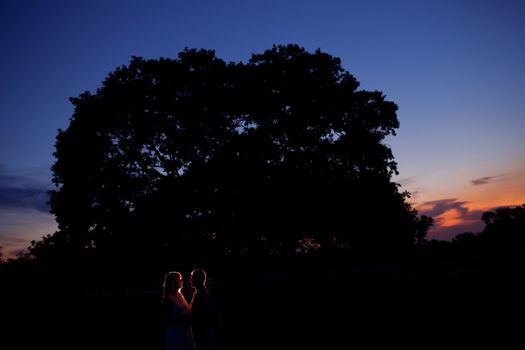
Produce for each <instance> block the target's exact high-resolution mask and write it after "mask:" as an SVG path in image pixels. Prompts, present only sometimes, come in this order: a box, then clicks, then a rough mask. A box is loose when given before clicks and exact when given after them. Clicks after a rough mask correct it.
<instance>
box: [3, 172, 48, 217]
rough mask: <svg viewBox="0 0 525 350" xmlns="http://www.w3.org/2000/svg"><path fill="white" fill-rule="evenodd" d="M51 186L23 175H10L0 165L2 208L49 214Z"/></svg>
mask: <svg viewBox="0 0 525 350" xmlns="http://www.w3.org/2000/svg"><path fill="white" fill-rule="evenodd" d="M49 189H50V186H49V185H48V184H46V183H43V182H41V181H39V180H35V179H32V178H30V177H27V176H23V175H13V174H9V173H8V172H7V170H6V167H5V166H4V165H1V164H0V208H2V209H6V208H33V209H36V210H38V211H41V212H45V213H47V212H49V205H48V204H47V201H48V200H49V195H48V194H47V191H48V190H49Z"/></svg>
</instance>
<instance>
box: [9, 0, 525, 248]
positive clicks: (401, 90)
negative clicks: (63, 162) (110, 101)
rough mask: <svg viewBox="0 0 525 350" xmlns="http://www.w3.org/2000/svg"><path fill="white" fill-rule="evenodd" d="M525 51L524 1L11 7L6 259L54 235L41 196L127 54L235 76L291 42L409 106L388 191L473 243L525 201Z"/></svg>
mask: <svg viewBox="0 0 525 350" xmlns="http://www.w3.org/2000/svg"><path fill="white" fill-rule="evenodd" d="M524 38H525V2H524V1H522V0H494V1H492V0H491V1H483V0H480V1H474V0H472V1H464V0H450V1H449V0H439V1H438V0H430V1H415V0H414V1H408V0H406V1H405V0H404V1H395V0H378V1H351V0H348V1H344V0H339V1H335V0H317V1H304V0H302V1H286V0H279V1H276V0H265V1H257V2H255V1H249V0H243V1H240V0H239V1H231V0H226V1H217V0H215V1H208V0H206V1H199V0H195V1H184V2H183V1H178V0H171V1H158V0H148V1H121V0H118V1H113V0H104V1H100V0H91V1H55V0H49V1H37V0H34V1H30V0H4V1H1V2H0V44H1V46H0V47H1V50H2V54H1V55H0V74H1V80H0V246H3V254H4V257H9V256H14V254H16V253H17V252H18V251H20V250H23V249H24V248H26V247H27V246H28V245H29V242H30V241H31V240H34V239H36V240H38V239H40V238H41V237H42V236H43V235H45V234H48V233H53V232H54V231H55V230H56V223H55V221H54V218H53V216H52V215H51V214H49V213H48V211H49V208H48V207H47V206H46V201H47V195H46V191H47V190H48V189H51V188H52V184H51V172H50V167H51V165H52V164H53V162H54V158H53V155H52V153H53V151H54V142H55V136H56V135H57V130H58V129H66V128H67V127H68V123H69V118H70V117H71V115H72V112H73V108H72V105H71V104H70V102H69V97H74V96H78V95H79V94H80V93H82V92H84V91H86V90H88V91H91V92H95V90H96V89H97V88H98V87H99V86H100V85H101V83H102V81H103V80H104V79H105V77H106V76H107V74H108V73H110V72H111V71H113V70H114V69H115V68H116V67H118V66H122V65H125V64H128V63H129V61H130V58H131V56H141V57H144V58H160V57H176V56H177V54H178V53H179V52H180V51H182V50H183V49H184V48H185V47H188V48H204V49H213V50H215V52H216V55H217V56H218V57H219V58H222V59H224V60H225V61H235V62H239V61H243V62H245V61H247V60H248V59H249V58H250V56H251V55H252V54H253V53H262V52H263V51H264V50H266V49H269V48H271V47H272V45H275V44H289V43H294V44H298V45H300V46H302V47H304V48H305V49H306V50H308V51H311V52H313V51H314V50H316V49H320V50H321V51H323V52H326V53H328V54H330V55H333V56H336V57H340V58H341V60H342V65H343V67H344V69H346V70H347V71H349V72H350V73H351V74H353V75H354V76H355V77H356V79H357V80H358V81H359V82H360V83H361V87H360V88H362V89H365V90H379V91H382V92H383V93H384V94H385V95H386V98H387V99H388V100H390V101H393V102H395V103H396V104H397V105H398V106H399V110H398V118H399V121H400V124H401V126H400V128H399V129H398V131H397V135H396V136H395V137H390V138H389V139H387V140H386V142H387V143H388V144H389V145H390V146H391V148H392V150H393V152H394V155H395V158H396V160H397V162H398V166H399V171H400V174H399V176H398V177H396V178H394V181H396V182H398V183H400V184H401V185H402V190H407V191H409V192H411V193H412V197H411V198H410V202H411V203H412V204H413V206H414V207H415V208H416V209H417V210H418V212H419V213H420V214H427V215H431V216H433V217H434V219H435V220H436V225H435V227H434V228H433V229H432V230H431V231H430V233H429V238H436V239H447V240H449V239H451V238H452V237H453V236H454V235H455V234H457V233H461V232H465V231H473V232H478V231H479V230H481V229H482V227H483V223H482V222H481V220H480V217H481V214H482V212H483V211H486V210H490V209H493V208H495V207H498V206H515V205H521V204H523V203H525V137H524V134H525V87H524V85H523V82H524V81H525V65H524V64H523V62H525V40H524Z"/></svg>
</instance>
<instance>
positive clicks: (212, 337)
mask: <svg viewBox="0 0 525 350" xmlns="http://www.w3.org/2000/svg"><path fill="white" fill-rule="evenodd" d="M190 282H191V285H192V286H193V288H194V292H193V296H192V298H191V301H190V303H189V304H188V303H187V302H186V299H185V297H184V294H182V292H181V290H182V285H183V279H182V275H181V273H180V272H177V271H170V272H168V273H167V274H166V275H165V277H164V283H163V285H162V287H163V292H162V300H161V313H162V316H163V318H164V320H165V325H166V327H165V344H166V347H165V349H166V350H216V349H217V336H218V334H217V333H218V321H219V314H218V312H217V309H216V305H215V302H214V300H213V298H212V296H211V295H210V293H209V292H208V289H207V288H206V272H205V271H204V270H202V269H195V270H193V271H192V272H191V275H190Z"/></svg>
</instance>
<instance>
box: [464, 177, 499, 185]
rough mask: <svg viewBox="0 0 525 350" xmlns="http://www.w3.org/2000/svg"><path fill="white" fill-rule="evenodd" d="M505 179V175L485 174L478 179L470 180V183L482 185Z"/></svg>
mask: <svg viewBox="0 0 525 350" xmlns="http://www.w3.org/2000/svg"><path fill="white" fill-rule="evenodd" d="M502 179H503V175H496V176H484V177H480V178H478V179H473V180H470V183H471V184H472V185H473V186H480V185H486V184H489V183H493V182H497V181H501V180H502Z"/></svg>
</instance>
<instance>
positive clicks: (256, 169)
mask: <svg viewBox="0 0 525 350" xmlns="http://www.w3.org/2000/svg"><path fill="white" fill-rule="evenodd" d="M71 102H72V104H73V105H74V113H73V115H72V117H71V119H70V124H69V127H68V128H67V129H66V130H59V132H58V135H57V137H56V151H55V153H54V156H55V158H56V161H55V163H54V165H53V167H52V172H53V181H54V183H55V185H56V189H55V190H53V191H51V199H50V204H51V208H52V213H53V214H55V215H56V219H57V222H58V231H57V232H56V233H54V234H52V235H49V236H47V237H45V238H44V239H43V241H41V242H37V243H36V244H34V246H33V249H32V253H33V254H35V255H39V254H40V255H42V254H44V253H45V252H46V251H49V249H52V248H57V249H58V248H59V247H67V249H68V250H69V251H85V250H96V251H99V252H111V254H116V253H118V252H121V253H122V254H140V255H141V256H156V255H157V254H161V255H162V254H175V253H179V254H215V255H217V254H218V255H243V254H244V255H253V256H257V255H272V254H273V255H290V254H296V253H297V252H300V251H304V250H307V251H312V250H318V251H323V252H330V251H334V250H337V251H341V250H343V251H347V250H348V251H352V250H360V249H368V248H372V247H373V248H374V249H380V248H384V249H394V250H397V249H403V248H406V247H409V246H411V245H412V244H413V243H414V241H415V239H416V235H417V237H418V239H421V237H424V234H425V232H426V230H427V229H428V227H429V226H430V225H431V220H427V219H428V218H425V220H423V221H421V220H420V219H418V217H417V212H416V211H415V210H414V209H413V208H412V207H411V206H410V205H409V204H408V203H407V201H406V199H407V197H408V196H409V194H408V193H406V192H400V191H399V185H398V184H396V183H394V182H393V181H392V175H394V174H397V165H396V162H395V159H394V156H393V154H392V151H391V149H390V148H389V147H388V145H386V144H385V143H384V142H383V141H384V139H385V137H387V136H388V135H395V130H396V129H397V128H398V127H399V121H398V119H397V114H396V113H397V106H396V104H395V103H394V102H391V101H387V100H386V98H385V95H384V94H383V93H381V92H379V91H365V90H360V89H359V83H358V81H357V80H356V79H355V78H354V76H352V75H351V74H350V73H349V72H347V71H346V70H344V69H343V68H342V66H341V60H340V59H339V58H337V57H333V56H331V55H329V54H327V53H323V52H321V51H320V50H317V51H315V52H313V53H310V52H307V51H306V50H305V49H304V48H302V47H300V46H297V45H287V46H274V47H272V48H271V49H269V50H266V51H265V52H263V53H262V54H254V55H252V57H251V59H250V60H249V61H248V62H246V63H243V62H238V63H235V62H229V63H226V62H225V61H223V60H222V59H220V58H218V57H216V55H215V52H214V51H210V50H197V49H185V50H184V51H182V52H180V53H179V55H178V57H177V58H175V59H170V58H159V59H148V60H146V59H143V58H140V57H133V58H132V60H131V61H130V63H129V64H128V65H125V66H121V67H119V68H117V69H116V70H115V71H113V72H111V73H110V74H109V75H108V76H107V78H106V79H105V81H104V82H103V84H102V86H101V87H100V88H99V89H97V91H96V93H90V92H85V93H83V94H81V95H80V96H78V97H75V98H72V99H71Z"/></svg>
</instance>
